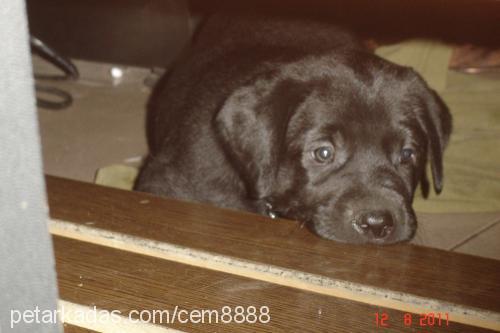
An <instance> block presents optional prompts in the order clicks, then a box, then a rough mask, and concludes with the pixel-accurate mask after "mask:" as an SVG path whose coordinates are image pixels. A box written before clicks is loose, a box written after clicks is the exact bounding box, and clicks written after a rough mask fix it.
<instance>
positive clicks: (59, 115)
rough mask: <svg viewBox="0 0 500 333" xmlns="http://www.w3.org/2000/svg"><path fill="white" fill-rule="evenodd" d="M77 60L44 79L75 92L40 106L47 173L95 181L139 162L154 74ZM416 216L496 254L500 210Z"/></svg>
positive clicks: (472, 248)
mask: <svg viewBox="0 0 500 333" xmlns="http://www.w3.org/2000/svg"><path fill="white" fill-rule="evenodd" d="M76 64H77V67H78V68H79V70H80V73H81V78H80V79H79V80H78V81H77V82H48V81H47V82H44V84H47V85H51V86H56V87H59V88H62V89H64V90H66V91H68V92H70V93H71V94H72V95H73V98H74V103H73V105H72V106H71V107H69V108H68V109H64V110H60V111H51V110H44V109H40V110H39V113H38V116H39V122H40V132H41V137H42V151H43V160H44V168H45V173H47V174H50V175H56V176H61V177H67V178H71V179H77V180H82V181H87V182H93V181H94V180H95V175H96V171H97V170H98V169H99V168H102V167H104V166H109V165H113V164H120V165H129V166H138V165H140V162H141V158H142V157H143V156H144V155H145V154H146V152H147V147H146V140H145V134H144V126H143V124H144V116H145V114H144V112H145V104H146V102H147V99H148V96H149V94H150V91H151V89H150V86H151V82H154V80H155V79H156V77H157V74H155V73H152V72H151V71H150V70H148V69H143V68H133V67H113V66H111V65H106V64H96V63H89V62H84V61H76ZM34 68H35V72H37V73H47V72H50V71H51V69H50V67H49V66H47V65H46V64H45V63H44V62H43V61H42V60H40V59H38V58H34ZM112 73H113V74H114V75H113V74H112ZM499 200H500V198H499ZM418 217H419V223H420V225H419V231H418V233H417V236H416V237H415V239H414V240H413V243H415V244H420V245H424V246H429V247H434V248H440V249H444V250H450V251H457V252H462V253H467V254H471V255H477V256H482V257H489V258H494V259H496V260H500V241H499V240H500V211H497V212H488V213H449V214H442V213H440V214H437V213H436V214H431V213H422V214H418Z"/></svg>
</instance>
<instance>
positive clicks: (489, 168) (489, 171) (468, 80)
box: [96, 40, 500, 213]
mask: <svg viewBox="0 0 500 333" xmlns="http://www.w3.org/2000/svg"><path fill="white" fill-rule="evenodd" d="M377 54H379V55H380V56H382V57H384V58H386V59H388V60H391V61H394V62H396V63H399V64H403V65H407V66H412V67H413V68H415V69H416V70H417V71H418V72H419V73H421V74H422V76H423V77H424V78H425V79H426V80H427V82H428V83H429V85H430V86H431V87H433V88H434V89H436V90H437V91H438V92H439V93H440V95H441V96H442V97H443V99H444V100H445V102H446V104H447V105H448V106H449V108H450V111H451V113H452V114H453V127H454V131H453V134H452V136H451V139H450V143H449V146H448V149H447V150H446V152H445V157H444V169H445V185H444V189H443V192H442V193H441V195H439V196H436V195H435V194H431V195H430V197H429V199H427V200H426V199H423V198H422V197H421V196H420V191H419V190H417V198H416V199H415V203H414V207H415V209H416V211H418V212H428V213H457V212H458V213H459V212H488V211H500V76H496V77H492V76H486V75H466V74H460V73H455V72H452V71H448V61H449V58H450V55H451V48H450V47H448V46H446V45H444V44H441V43H437V42H431V41H425V40H413V41H407V42H404V43H400V44H397V45H391V46H384V47H381V48H379V49H378V50H377ZM136 175H137V169H136V168H133V167H129V166H123V165H113V166H109V167H105V168H102V169H100V170H99V171H98V173H97V177H96V183H98V184H102V185H107V186H112V187H118V188H122V189H131V188H132V184H133V180H134V178H135V176H136Z"/></svg>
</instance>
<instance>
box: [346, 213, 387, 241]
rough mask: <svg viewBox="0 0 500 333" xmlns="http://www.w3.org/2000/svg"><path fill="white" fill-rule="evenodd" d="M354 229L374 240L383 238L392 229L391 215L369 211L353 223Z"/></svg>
mask: <svg viewBox="0 0 500 333" xmlns="http://www.w3.org/2000/svg"><path fill="white" fill-rule="evenodd" d="M353 227H354V229H355V230H356V231H357V232H359V233H360V234H363V235H367V236H370V234H371V236H372V237H374V238H385V237H387V236H389V234H390V233H391V232H392V231H393V229H394V220H393V218H392V214H391V213H389V212H388V211H385V210H377V211H370V212H366V213H363V214H361V215H360V217H359V219H358V220H357V221H356V222H354V223H353Z"/></svg>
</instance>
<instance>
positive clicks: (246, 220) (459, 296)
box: [47, 177, 500, 316]
mask: <svg viewBox="0 0 500 333" xmlns="http://www.w3.org/2000/svg"><path fill="white" fill-rule="evenodd" d="M47 186H48V197H49V206H50V213H51V216H52V218H56V219H62V220H65V221H71V222H76V223H79V224H82V225H87V226H92V227H93V228H101V229H106V230H111V231H116V232H121V233H126V234H130V235H135V236H140V237H144V238H147V239H152V240H158V241H162V242H166V243H169V244H175V245H178V246H183V247H192V248H196V249H199V250H203V251H208V252H210V253H216V254H222V255H226V256H231V257H236V258H241V259H245V260H250V261H254V262H260V263H265V264H269V265H275V266H280V267H285V268H289V269H293V270H296V271H303V272H308V273H312V274H318V275H321V276H326V277H330V278H334V279H338V280H343V281H352V282H354V283H358V284H363V285H369V286H373V287H376V288H382V289H390V290H393V291H396V292H402V293H408V294H412V295H417V296H421V297H425V298H431V299H436V300H440V301H444V302H449V303H453V304H461V305H464V306H468V307H472V308H478V309H485V310H488V311H494V312H495V313H497V316H498V312H500V298H499V297H498V295H500V288H499V282H498V281H500V264H499V263H498V262H497V261H494V260H490V259H485V258H479V257H473V256H468V255H462V254H457V253H451V252H445V251H440V250H436V249H430V248H424V247H418V246H413V245H394V246H388V247H376V246H359V245H355V246H353V245H346V244H339V243H335V242H332V241H327V240H323V239H320V238H319V237H317V236H315V235H312V234H311V233H310V232H309V231H308V230H305V229H304V228H301V227H300V224H298V223H296V222H292V221H286V220H270V219H268V218H266V217H262V216H257V215H253V214H247V213H241V212H234V211H229V210H222V209H218V208H214V207H210V206H206V205H199V204H190V203H185V202H180V201H176V200H170V199H163V198H157V197H154V196H151V195H147V194H142V193H133V192H127V191H120V190H115V189H110V188H104V187H99V186H95V185H92V184H85V183H80V182H75V181H70V180H63V179H59V178H54V177H47Z"/></svg>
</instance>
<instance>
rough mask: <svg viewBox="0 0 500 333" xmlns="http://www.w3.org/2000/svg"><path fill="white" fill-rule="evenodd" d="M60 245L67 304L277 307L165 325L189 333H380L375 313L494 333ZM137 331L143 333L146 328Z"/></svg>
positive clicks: (399, 324)
mask: <svg viewBox="0 0 500 333" xmlns="http://www.w3.org/2000/svg"><path fill="white" fill-rule="evenodd" d="M54 247H55V253H56V262H57V272H58V276H59V288H60V295H61V298H62V299H63V300H65V301H67V302H71V303H74V304H82V305H86V306H96V307H97V308H98V309H105V310H108V311H113V310H118V311H120V314H121V315H123V316H127V315H128V314H129V313H130V311H132V310H137V311H142V310H149V311H152V310H169V311H170V313H171V314H172V313H173V311H174V309H175V307H176V306H178V308H179V309H185V310H187V311H190V310H194V309H198V310H201V309H207V310H218V311H221V309H222V307H223V306H230V307H232V308H233V309H235V307H236V306H242V307H243V308H244V309H247V308H248V307H250V306H255V307H256V308H257V309H259V308H260V307H267V308H268V309H269V318H270V319H269V322H268V323H262V324H259V323H258V322H257V323H256V324H250V323H239V324H237V323H234V322H232V323H227V324H208V323H206V324H202V323H199V324H192V323H186V324H181V323H178V322H176V323H173V324H172V323H166V322H164V323H163V325H159V326H165V327H170V328H174V329H177V330H181V331H187V332H212V331H215V330H216V331H217V332H353V331H355V332H373V331H374V330H376V329H377V325H376V320H375V313H379V315H380V317H381V316H382V315H384V316H388V318H389V319H388V320H387V323H388V325H389V326H388V327H386V328H384V331H386V332H408V331H414V332H426V331H429V330H431V329H432V332H488V331H489V330H485V329H480V328H477V327H470V326H467V325H462V324H456V323H454V322H449V325H448V326H446V324H445V322H444V321H442V326H441V327H440V326H437V324H436V326H434V327H429V326H426V327H423V326H420V316H418V315H411V314H409V315H411V316H412V318H413V324H412V325H409V326H405V325H404V313H402V312H400V311H395V310H391V309H384V308H381V307H378V306H372V305H367V304H363V303H358V302H353V301H351V300H346V299H340V298H335V297H329V296H325V295H320V294H315V293H310V292H305V291H302V290H299V289H295V288H289V287H283V286H280V285H275V284H271V283H267V282H262V281H258V280H253V279H250V278H243V277H239V276H235V275H231V274H227V273H222V272H217V271H213V270H208V269H203V268H199V267H194V266H190V265H184V264H179V263H175V262H171V261H166V260H161V259H158V258H152V257H149V256H144V255H139V254H135V253H131V252H127V251H120V250H116V249H111V248H109V247H103V246H99V245H94V244H89V243H85V242H81V241H76V240H72V239H68V238H63V237H58V236H55V237H54ZM264 312H265V311H262V313H264ZM148 316H149V315H148ZM164 318H166V317H164ZM206 318H207V320H208V317H206ZM212 318H213V319H214V318H215V317H212ZM145 319H146V317H145ZM451 319H453V318H451ZM238 320H239V319H238ZM165 321H166V319H165ZM257 321H258V320H257ZM262 321H267V317H262ZM424 322H426V321H425V320H424ZM137 329H138V330H137V332H141V330H140V326H138V327H137ZM158 329H160V328H158ZM124 332H126V331H124Z"/></svg>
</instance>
